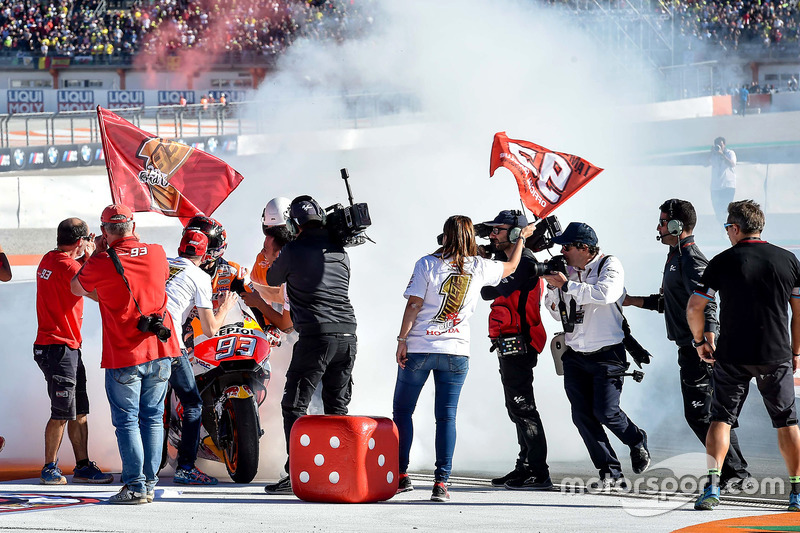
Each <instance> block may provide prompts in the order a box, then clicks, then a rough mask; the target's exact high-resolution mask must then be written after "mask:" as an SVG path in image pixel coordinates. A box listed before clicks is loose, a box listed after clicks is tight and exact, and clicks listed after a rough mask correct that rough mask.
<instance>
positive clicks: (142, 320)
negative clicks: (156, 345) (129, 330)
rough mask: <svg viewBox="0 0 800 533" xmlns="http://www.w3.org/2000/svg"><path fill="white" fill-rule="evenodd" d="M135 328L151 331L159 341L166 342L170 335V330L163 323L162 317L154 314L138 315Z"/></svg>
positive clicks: (146, 331) (145, 331)
mask: <svg viewBox="0 0 800 533" xmlns="http://www.w3.org/2000/svg"><path fill="white" fill-rule="evenodd" d="M136 328H137V329H138V330H139V331H141V332H142V333H152V334H153V335H155V336H156V337H158V340H160V341H161V342H167V340H169V338H170V337H171V336H172V331H171V330H170V329H169V328H168V327H167V326H165V325H164V317H161V316H158V315H156V314H153V315H150V316H145V315H142V316H140V317H139V322H138V323H137V324H136Z"/></svg>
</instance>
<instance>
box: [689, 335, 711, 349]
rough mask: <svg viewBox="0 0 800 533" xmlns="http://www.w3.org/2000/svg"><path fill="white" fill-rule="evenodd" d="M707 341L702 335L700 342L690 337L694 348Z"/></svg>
mask: <svg viewBox="0 0 800 533" xmlns="http://www.w3.org/2000/svg"><path fill="white" fill-rule="evenodd" d="M707 342H708V340H707V339H706V338H705V337H703V340H701V341H700V342H697V341H696V340H694V339H692V346H694V347H695V348H699V347H700V346H702V345H704V344H705V343H707Z"/></svg>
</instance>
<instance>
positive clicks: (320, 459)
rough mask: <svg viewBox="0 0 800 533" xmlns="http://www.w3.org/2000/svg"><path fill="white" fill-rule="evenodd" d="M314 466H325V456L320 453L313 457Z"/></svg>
mask: <svg viewBox="0 0 800 533" xmlns="http://www.w3.org/2000/svg"><path fill="white" fill-rule="evenodd" d="M314 464H315V465H317V466H322V465H323V464H325V456H324V455H322V454H321V453H318V454H317V455H315V456H314Z"/></svg>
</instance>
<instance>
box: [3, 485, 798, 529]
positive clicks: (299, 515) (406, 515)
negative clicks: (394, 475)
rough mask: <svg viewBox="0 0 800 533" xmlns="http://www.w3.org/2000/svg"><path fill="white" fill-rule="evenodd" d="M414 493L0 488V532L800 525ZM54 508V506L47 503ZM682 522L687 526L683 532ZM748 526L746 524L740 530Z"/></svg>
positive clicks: (458, 490)
mask: <svg viewBox="0 0 800 533" xmlns="http://www.w3.org/2000/svg"><path fill="white" fill-rule="evenodd" d="M412 480H413V483H414V485H415V487H416V489H415V490H414V491H412V492H408V493H404V494H400V495H397V496H395V497H394V498H392V499H391V500H389V501H386V502H380V503H372V504H327V503H309V502H303V501H301V500H299V499H297V498H296V497H294V496H293V495H280V496H270V495H267V494H265V493H264V491H263V485H262V484H260V483H258V484H256V483H253V484H249V485H237V484H230V483H222V484H220V485H217V486H212V487H185V486H176V485H174V484H173V483H172V480H171V479H169V478H167V479H162V480H161V482H160V483H159V485H158V487H157V490H156V499H155V501H154V502H153V503H152V504H148V505H136V506H120V505H109V504H107V503H105V501H104V500H105V499H106V498H107V497H108V496H110V495H111V494H113V493H114V492H115V491H116V490H117V489H118V487H119V485H117V484H114V485H105V486H88V485H72V484H68V485H62V486H43V485H38V480H37V479H27V480H21V481H13V482H4V483H1V484H0V513H1V514H0V531H91V532H110V531H114V532H134V531H135V532H141V531H150V532H160V531H164V532H169V533H175V532H179V531H412V530H418V531H433V530H443V529H445V530H450V531H487V530H495V531H559V532H568V531H576V532H585V531H618V532H641V531H649V532H662V531H676V530H680V531H692V532H696V531H698V532H699V531H726V530H728V528H730V530H731V531H743V530H745V531H754V530H757V531H800V516H798V514H797V513H787V512H782V511H783V510H785V507H783V506H782V505H781V506H777V505H775V504H769V503H765V502H764V501H763V500H758V499H752V498H737V502H735V503H734V502H724V503H723V504H721V505H720V506H719V507H717V509H715V510H714V511H712V512H703V511H694V510H693V509H692V508H691V501H692V498H690V497H686V496H673V497H669V498H667V497H661V498H657V497H642V496H632V495H618V494H587V493H574V492H567V491H562V490H561V489H560V488H559V487H558V486H557V487H556V488H555V489H554V490H553V491H549V492H525V491H509V490H504V489H499V488H493V487H491V486H490V484H489V482H488V481H487V480H485V479H477V478H453V479H452V486H451V487H450V493H451V497H452V499H451V501H450V502H448V503H434V502H431V501H429V498H430V487H431V484H432V479H431V478H430V476H412ZM47 506H55V507H47ZM684 528H685V529H684ZM742 528H744V529H742Z"/></svg>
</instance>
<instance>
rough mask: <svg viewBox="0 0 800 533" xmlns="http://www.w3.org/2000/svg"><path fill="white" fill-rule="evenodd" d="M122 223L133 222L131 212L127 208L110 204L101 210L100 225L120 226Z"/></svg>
mask: <svg viewBox="0 0 800 533" xmlns="http://www.w3.org/2000/svg"><path fill="white" fill-rule="evenodd" d="M123 222H133V212H132V211H131V210H130V208H129V207H128V206H125V205H122V204H112V205H110V206H108V207H106V208H105V209H103V214H102V215H100V223H101V224H121V223H123Z"/></svg>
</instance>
